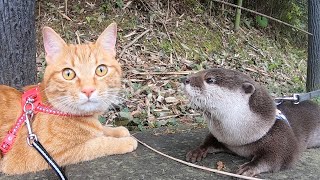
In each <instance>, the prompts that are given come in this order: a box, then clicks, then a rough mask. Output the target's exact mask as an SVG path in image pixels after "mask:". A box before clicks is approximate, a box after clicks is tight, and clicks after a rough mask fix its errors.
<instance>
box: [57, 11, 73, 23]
mask: <svg viewBox="0 0 320 180" xmlns="http://www.w3.org/2000/svg"><path fill="white" fill-rule="evenodd" d="M58 13H59V14H61V16H62V17H63V18H65V19H67V20H69V21H72V19H71V18H70V17H69V16H67V15H65V14H64V13H63V12H61V11H58Z"/></svg>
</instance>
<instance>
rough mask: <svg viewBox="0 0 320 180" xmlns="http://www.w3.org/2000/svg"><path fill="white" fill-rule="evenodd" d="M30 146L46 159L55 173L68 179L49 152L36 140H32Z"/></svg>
mask: <svg viewBox="0 0 320 180" xmlns="http://www.w3.org/2000/svg"><path fill="white" fill-rule="evenodd" d="M32 147H34V148H35V149H36V150H37V151H38V152H39V154H40V155H41V156H42V157H43V158H44V159H45V160H46V161H47V163H48V164H49V165H50V166H51V168H52V169H53V170H54V171H55V173H56V174H57V176H58V177H59V178H60V179H61V180H67V179H68V178H67V176H66V175H65V174H64V172H63V171H62V170H61V168H60V167H59V166H58V164H57V163H56V162H55V161H54V160H53V158H52V157H51V156H50V155H49V153H48V152H47V151H46V150H45V149H44V147H43V146H42V145H41V143H40V142H39V141H38V140H34V141H33V143H32Z"/></svg>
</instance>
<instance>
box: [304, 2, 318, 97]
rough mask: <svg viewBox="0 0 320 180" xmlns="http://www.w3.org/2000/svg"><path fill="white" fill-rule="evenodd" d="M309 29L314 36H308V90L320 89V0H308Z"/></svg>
mask: <svg viewBox="0 0 320 180" xmlns="http://www.w3.org/2000/svg"><path fill="white" fill-rule="evenodd" d="M308 30H309V32H310V33H312V34H313V36H311V35H309V38H308V70H307V85H306V88H307V91H308V92H309V91H313V90H317V89H320V1H319V0H309V1H308Z"/></svg>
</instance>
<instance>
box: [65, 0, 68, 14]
mask: <svg viewBox="0 0 320 180" xmlns="http://www.w3.org/2000/svg"><path fill="white" fill-rule="evenodd" d="M64 3H65V12H64V13H65V14H66V15H67V14H68V0H65V1H64Z"/></svg>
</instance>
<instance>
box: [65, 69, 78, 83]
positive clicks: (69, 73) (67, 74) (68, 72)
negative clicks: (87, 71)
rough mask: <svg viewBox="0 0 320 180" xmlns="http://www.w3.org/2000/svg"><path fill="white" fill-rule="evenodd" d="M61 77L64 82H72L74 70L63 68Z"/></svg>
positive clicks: (74, 75)
mask: <svg viewBox="0 0 320 180" xmlns="http://www.w3.org/2000/svg"><path fill="white" fill-rule="evenodd" d="M62 76H63V78H64V79H65V80H72V79H74V78H75V77H76V73H75V72H74V70H72V69H70V68H65V69H64V70H63V71H62Z"/></svg>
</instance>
